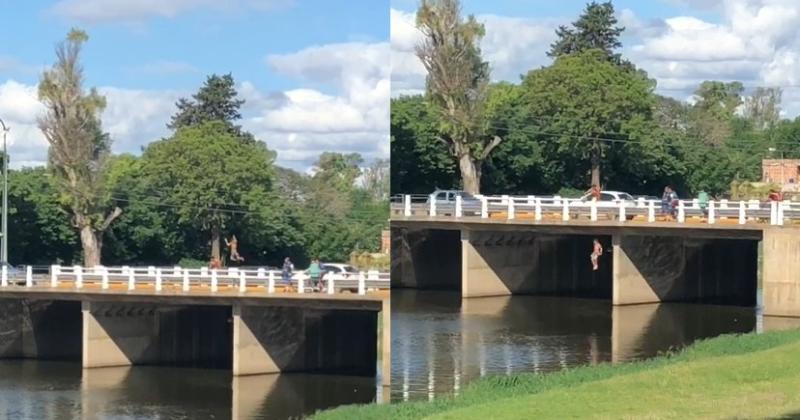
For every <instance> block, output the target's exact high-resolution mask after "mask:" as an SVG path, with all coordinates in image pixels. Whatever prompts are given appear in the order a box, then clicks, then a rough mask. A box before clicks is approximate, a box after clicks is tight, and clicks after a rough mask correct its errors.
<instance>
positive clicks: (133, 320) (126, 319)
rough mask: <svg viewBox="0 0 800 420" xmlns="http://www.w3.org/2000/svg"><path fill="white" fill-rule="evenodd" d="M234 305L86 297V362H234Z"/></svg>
mask: <svg viewBox="0 0 800 420" xmlns="http://www.w3.org/2000/svg"><path fill="white" fill-rule="evenodd" d="M229 318H230V309H229V308H227V307H223V306H202V305H197V306H194V305H191V306H188V305H187V306H164V305H154V304H146V303H136V304H132V303H110V302H84V303H83V343H84V345H83V367H85V368H94V367H107V366H126V365H132V364H133V365H148V364H157V365H169V366H197V367H219V368H228V367H230V366H231V358H232V350H231V345H230V343H231V326H230V324H229V323H228V319H229Z"/></svg>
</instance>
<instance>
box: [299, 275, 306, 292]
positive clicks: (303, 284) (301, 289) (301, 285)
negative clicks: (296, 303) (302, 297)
mask: <svg viewBox="0 0 800 420" xmlns="http://www.w3.org/2000/svg"><path fill="white" fill-rule="evenodd" d="M304 277H305V276H304V275H303V274H298V275H297V293H305V292H306V282H305V281H304V280H305V279H304Z"/></svg>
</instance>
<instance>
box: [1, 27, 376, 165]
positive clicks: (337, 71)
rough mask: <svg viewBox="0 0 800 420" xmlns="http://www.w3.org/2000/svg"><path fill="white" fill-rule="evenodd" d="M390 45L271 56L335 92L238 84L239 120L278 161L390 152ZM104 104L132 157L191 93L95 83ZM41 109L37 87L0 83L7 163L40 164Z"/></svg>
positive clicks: (119, 146)
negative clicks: (241, 101) (263, 88)
mask: <svg viewBox="0 0 800 420" xmlns="http://www.w3.org/2000/svg"><path fill="white" fill-rule="evenodd" d="M388 49H389V48H388V44H387V43H375V44H364V43H355V44H337V45H329V46H322V47H314V48H310V49H307V50H302V51H299V52H297V53H295V54H288V55H284V56H272V57H271V58H270V59H269V60H268V61H269V62H270V63H271V64H272V65H273V66H274V67H275V68H276V69H277V70H279V71H281V72H284V73H286V74H289V75H294V76H296V77H298V78H301V79H305V80H312V81H316V82H319V83H328V84H331V85H332V86H334V88H335V90H336V91H337V93H336V94H327V93H323V92H320V91H317V90H313V89H294V90H289V91H285V92H265V91H261V90H259V89H258V88H257V87H256V86H255V85H254V84H252V83H250V82H247V81H244V82H242V83H241V84H240V85H239V86H238V87H237V89H238V91H239V94H240V97H242V98H243V99H245V101H246V103H245V106H244V108H243V109H242V115H243V118H242V121H241V122H240V123H241V125H242V126H243V127H244V128H245V129H246V130H248V131H250V132H252V133H253V134H254V135H255V136H256V137H257V138H259V139H260V140H263V141H265V142H266V143H267V145H268V147H270V148H271V149H273V150H276V151H277V152H278V164H280V165H284V166H288V167H291V168H294V169H298V170H301V171H302V170H306V169H307V168H309V167H311V166H312V165H313V163H314V161H315V160H316V158H317V157H318V156H319V154H320V153H322V152H323V151H338V152H358V153H361V154H362V155H363V156H364V158H365V159H367V160H368V161H369V160H372V159H375V158H387V157H388V156H389V70H388V67H389V65H388V60H386V57H388ZM99 91H100V93H101V94H103V95H105V97H106V102H107V107H106V109H105V111H104V112H103V114H102V121H103V127H104V129H105V130H106V131H108V132H109V133H110V134H111V137H112V139H113V141H114V143H113V146H112V149H113V151H114V152H116V153H120V152H129V153H135V154H138V153H139V152H140V150H141V148H142V146H145V145H146V144H147V143H149V142H151V141H153V140H157V139H159V138H161V137H164V136H167V135H169V130H168V129H167V128H166V124H167V123H168V122H169V120H170V116H171V115H173V114H174V113H175V105H174V104H175V102H176V101H177V100H178V98H180V97H187V96H189V95H191V93H192V92H179V91H168V90H136V89H123V88H118V87H101V88H99ZM43 111H44V108H43V106H42V105H41V103H40V102H39V100H38V98H37V92H36V87H35V86H29V85H25V84H22V83H18V82H16V81H13V80H7V81H6V82H5V83H3V84H0V117H1V118H3V119H4V120H5V122H6V123H7V124H8V125H9V126H11V129H12V131H11V134H10V136H9V141H10V153H11V156H12V164H13V165H14V166H15V167H18V166H19V165H20V164H21V163H22V162H24V163H25V164H28V165H31V164H43V163H44V162H45V160H46V156H47V142H46V140H45V139H44V137H43V135H42V133H41V132H40V131H39V129H38V127H37V126H36V119H37V116H39V115H41V113H42V112H43Z"/></svg>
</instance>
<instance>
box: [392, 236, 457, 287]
mask: <svg viewBox="0 0 800 420" xmlns="http://www.w3.org/2000/svg"><path fill="white" fill-rule="evenodd" d="M459 240H460V233H459V232H458V231H452V230H409V229H404V228H392V246H391V252H392V270H391V272H392V288H402V287H409V288H417V289H449V290H458V289H459V287H460V284H461V265H460V261H461V248H460V242H459Z"/></svg>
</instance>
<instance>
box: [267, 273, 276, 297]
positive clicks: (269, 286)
mask: <svg viewBox="0 0 800 420" xmlns="http://www.w3.org/2000/svg"><path fill="white" fill-rule="evenodd" d="M267 293H275V272H274V271H272V270H270V271H269V279H268V280H267Z"/></svg>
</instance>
